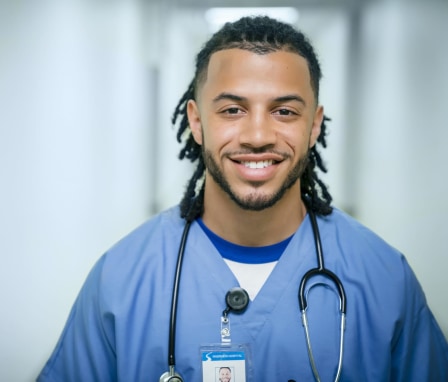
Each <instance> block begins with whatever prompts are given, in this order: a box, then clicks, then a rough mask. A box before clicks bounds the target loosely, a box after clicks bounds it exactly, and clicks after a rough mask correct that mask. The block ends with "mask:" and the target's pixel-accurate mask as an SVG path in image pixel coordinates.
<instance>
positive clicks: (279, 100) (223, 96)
mask: <svg viewBox="0 0 448 382" xmlns="http://www.w3.org/2000/svg"><path fill="white" fill-rule="evenodd" d="M222 100H230V101H235V102H245V101H247V98H246V97H242V96H239V95H236V94H232V93H221V94H219V95H217V96H216V97H215V98H213V102H214V103H216V102H219V101H222ZM273 101H274V102H275V103H282V102H290V101H296V102H299V103H301V104H303V105H306V102H305V100H304V99H303V98H302V97H300V96H299V95H297V94H287V95H284V96H280V97H276V98H274V99H273Z"/></svg>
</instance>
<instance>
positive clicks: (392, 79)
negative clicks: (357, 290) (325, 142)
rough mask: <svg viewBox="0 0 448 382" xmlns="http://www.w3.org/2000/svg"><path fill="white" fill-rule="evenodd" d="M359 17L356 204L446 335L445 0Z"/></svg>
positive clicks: (377, 8)
mask: <svg viewBox="0 0 448 382" xmlns="http://www.w3.org/2000/svg"><path fill="white" fill-rule="evenodd" d="M363 15H364V19H363V23H362V25H363V28H362V31H361V32H362V37H361V39H362V73H361V76H362V77H361V79H360V80H361V81H362V85H361V86H360V88H361V89H362V91H361V94H360V96H361V101H360V102H359V106H360V112H359V114H358V116H357V122H358V126H357V128H359V138H360V141H359V150H358V151H357V157H354V158H353V162H352V163H353V167H352V170H353V171H355V170H356V171H358V172H357V176H356V182H357V183H356V184H354V188H355V189H356V190H357V192H356V194H355V195H354V197H355V199H356V203H355V204H356V211H357V213H358V217H359V218H360V220H361V221H363V222H364V223H366V224H367V225H368V226H370V227H371V228H373V229H374V230H375V231H376V232H378V233H379V234H380V235H382V236H383V237H384V238H385V239H386V240H387V241H389V242H390V243H391V244H393V245H394V246H396V247H397V248H398V249H400V250H401V251H402V252H403V253H404V254H405V255H406V257H407V258H408V260H409V262H410V263H411V265H412V267H413V269H414V271H415V272H416V274H417V276H418V278H419V280H420V282H421V283H422V285H423V288H424V290H425V291H426V295H427V298H428V301H429V304H430V306H431V308H432V310H433V312H434V313H435V315H436V317H437V319H438V320H439V323H440V325H441V326H442V328H443V330H444V332H445V335H446V336H448V298H447V296H446V291H447V290H448V279H447V277H446V269H447V268H448V242H447V241H446V240H445V237H446V235H447V234H448V228H447V227H448V225H447V224H446V217H447V214H448V202H447V200H446V197H447V195H448V180H447V178H446V174H447V169H446V149H445V146H446V144H445V143H446V142H447V141H448V123H447V116H446V106H445V104H446V100H447V99H448V75H447V68H448V44H447V42H446V36H448V23H447V22H446V21H447V20H448V2H446V1H443V2H442V1H427V2H411V1H403V2H381V3H378V4H373V5H372V6H370V7H369V8H368V9H366V10H365V12H364V14H363Z"/></svg>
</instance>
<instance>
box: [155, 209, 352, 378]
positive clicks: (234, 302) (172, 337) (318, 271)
mask: <svg viewBox="0 0 448 382" xmlns="http://www.w3.org/2000/svg"><path fill="white" fill-rule="evenodd" d="M308 215H309V217H310V221H311V227H312V229H313V236H314V243H315V246H316V256H317V268H313V269H310V270H309V271H308V272H306V273H305V275H304V276H303V278H302V280H301V281H300V286H299V292H298V298H299V307H300V311H301V314H302V324H303V328H304V331H305V337H306V346H307V350H308V357H309V360H310V364H311V368H312V370H313V374H314V378H315V379H316V381H317V382H320V376H319V373H318V371H317V367H316V363H315V361H314V356H313V351H312V348H311V340H310V333H309V327H308V319H307V315H306V310H307V307H308V303H307V300H306V292H305V287H306V284H307V282H308V281H309V280H310V279H311V278H313V277H314V276H318V275H320V276H324V277H326V278H327V279H330V280H331V281H332V282H333V283H334V285H335V286H336V288H337V290H338V294H339V311H340V313H341V323H340V339H339V358H338V365H337V369H336V377H335V379H334V381H335V382H337V381H339V378H340V377H341V371H342V359H343V354H344V332H345V312H346V305H347V303H346V295H345V291H344V287H343V285H342V282H341V280H340V279H339V277H337V276H336V275H335V274H334V273H333V272H331V271H330V270H328V269H326V268H325V265H324V256H323V252H322V243H321V239H320V233H319V227H318V225H317V220H316V216H315V214H314V212H313V211H311V209H309V211H308ZM191 223H192V222H191V221H187V222H186V223H185V227H184V231H183V233H182V238H181V241H180V245H179V251H178V255H177V263H176V270H175V274H174V281H173V294H172V298H171V314H170V322H169V338H168V371H167V372H165V373H163V374H162V375H161V376H160V380H159V382H184V379H183V378H182V377H181V376H180V375H179V374H178V373H177V372H176V371H175V366H176V359H175V347H176V346H175V345H176V318H177V305H178V299H179V285H180V276H181V271H182V262H183V258H184V254H185V246H186V243H187V238H188V232H189V231H190V227H191ZM248 302H249V297H248V295H247V292H246V291H245V290H244V289H242V288H232V289H231V290H229V292H227V295H226V304H227V308H226V310H224V312H223V313H224V314H226V313H228V312H229V311H231V310H233V311H236V312H242V311H244V309H245V308H246V307H247V304H248Z"/></svg>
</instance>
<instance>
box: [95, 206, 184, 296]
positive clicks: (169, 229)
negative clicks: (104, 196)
mask: <svg viewBox="0 0 448 382" xmlns="http://www.w3.org/2000/svg"><path fill="white" fill-rule="evenodd" d="M184 224H185V223H184V220H183V219H182V218H181V217H180V213H179V208H178V207H173V208H171V209H169V210H166V211H163V212H161V213H159V214H158V215H155V216H153V217H152V218H150V219H149V220H147V221H146V222H144V223H143V224H142V225H140V226H139V227H137V228H136V229H135V230H133V231H132V232H130V233H129V234H128V235H126V236H125V237H124V238H122V239H121V240H120V241H118V242H117V243H116V244H115V245H113V246H112V247H111V248H110V249H109V250H108V251H106V253H104V254H103V255H102V256H101V258H100V259H99V261H98V262H97V264H96V265H95V266H94V268H93V270H92V272H91V274H90V276H89V278H93V279H94V280H93V282H94V283H95V284H97V285H98V287H99V288H100V289H101V290H102V292H103V293H102V294H105V295H109V294H114V293H116V292H117V291H118V290H120V289H129V288H131V287H138V285H139V283H141V282H142V281H143V280H151V279H154V278H156V275H158V274H165V273H166V272H167V271H171V269H172V267H174V264H175V260H176V257H177V247H178V245H179V241H180V237H181V234H182V230H183V227H184Z"/></svg>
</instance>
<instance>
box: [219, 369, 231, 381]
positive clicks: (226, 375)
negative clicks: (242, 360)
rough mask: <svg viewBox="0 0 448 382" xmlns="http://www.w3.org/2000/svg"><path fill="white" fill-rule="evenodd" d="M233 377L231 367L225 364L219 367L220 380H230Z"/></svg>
mask: <svg viewBox="0 0 448 382" xmlns="http://www.w3.org/2000/svg"><path fill="white" fill-rule="evenodd" d="M231 379H232V371H231V370H230V367H226V366H223V367H221V368H219V382H230V380H231Z"/></svg>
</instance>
